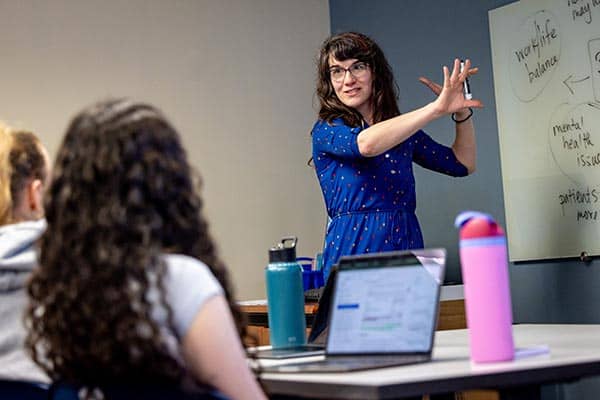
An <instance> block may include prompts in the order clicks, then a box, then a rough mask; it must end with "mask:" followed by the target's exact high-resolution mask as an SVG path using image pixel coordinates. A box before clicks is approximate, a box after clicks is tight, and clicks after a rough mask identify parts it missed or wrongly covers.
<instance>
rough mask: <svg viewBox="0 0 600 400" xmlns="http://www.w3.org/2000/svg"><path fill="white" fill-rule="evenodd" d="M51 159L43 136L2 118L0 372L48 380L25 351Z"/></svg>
mask: <svg viewBox="0 0 600 400" xmlns="http://www.w3.org/2000/svg"><path fill="white" fill-rule="evenodd" d="M49 169H50V163H49V161H48V154H47V153H46V150H45V149H44V147H43V146H42V144H41V143H40V141H39V139H38V138H37V137H36V136H35V135H34V134H33V133H31V132H27V131H19V130H13V129H11V128H10V127H8V126H7V125H6V124H4V123H2V122H0V316H1V317H2V324H1V325H0V365H2V368H0V377H2V378H8V379H24V380H38V381H45V380H47V379H48V378H47V377H46V375H45V374H44V373H43V372H42V371H41V370H40V369H39V368H38V367H37V366H36V365H35V364H34V363H33V362H32V361H31V359H30V358H29V357H28V355H27V353H26V352H25V348H24V343H23V342H24V338H25V328H24V326H23V314H24V311H25V307H26V304H27V292H26V290H25V284H26V282H27V280H28V279H29V277H30V275H31V272H32V271H33V270H34V269H35V268H36V266H37V261H36V252H35V242H36V241H37V240H38V238H39V237H40V236H41V234H42V233H43V232H44V229H45V226H46V224H45V221H44V219H43V216H44V207H43V202H42V196H43V192H44V189H45V187H46V184H47V180H48V173H49Z"/></svg>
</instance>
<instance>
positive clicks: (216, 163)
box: [0, 0, 329, 299]
mask: <svg viewBox="0 0 600 400" xmlns="http://www.w3.org/2000/svg"><path fill="white" fill-rule="evenodd" d="M0 14H1V15H2V23H1V24H0V56H1V58H2V63H1V67H0V71H1V72H0V88H1V92H2V95H1V96H0V119H4V120H6V121H7V122H9V123H10V124H13V125H16V126H18V127H22V128H28V129H32V130H34V131H35V132H36V133H37V134H38V135H39V136H40V137H41V139H42V141H43V142H44V143H45V144H46V145H47V146H48V148H49V150H50V153H51V154H52V155H54V154H55V152H56V150H57V148H58V146H59V144H60V141H61V138H62V136H63V134H64V131H65V129H66V126H67V123H68V121H69V119H70V118H71V117H72V116H73V115H74V114H75V113H76V112H77V111H78V110H79V109H81V108H82V107H84V106H87V105H88V104H90V103H92V102H94V101H96V100H99V99H101V98H105V97H107V96H128V97H133V98H136V99H139V100H144V101H148V102H151V103H153V104H155V105H157V106H159V107H160V108H162V109H163V110H164V112H165V114H166V115H167V116H168V117H169V118H170V119H171V121H172V123H173V124H174V125H175V127H176V128H177V129H178V130H179V132H180V133H181V135H182V137H183V141H184V144H185V145H186V147H187V149H188V151H189V158H190V160H191V163H192V164H193V165H194V166H195V167H197V168H198V170H199V171H200V173H201V175H202V177H203V181H204V186H203V197H204V199H205V205H206V215H207V216H208V219H209V222H210V223H211V230H212V233H213V235H214V237H215V238H216V239H217V242H218V244H219V248H220V250H221V254H222V256H223V258H224V260H225V261H226V262H227V264H228V265H229V267H230V268H231V270H232V278H233V281H234V284H235V286H236V287H237V294H238V297H239V298H241V299H256V298H264V297H265V291H264V266H265V264H266V262H267V250H268V248H269V247H271V246H272V245H274V244H275V243H276V241H277V240H278V239H279V238H281V237H282V236H284V235H297V236H298V237H299V248H298V254H299V255H314V254H315V253H316V252H317V251H318V250H319V249H320V248H321V246H322V241H323V229H324V225H325V222H326V215H325V211H324V206H323V201H322V199H321V194H320V190H319V188H318V183H317V181H316V177H315V176H314V172H313V170H312V169H311V168H309V167H308V166H307V164H306V163H307V161H308V159H309V157H310V136H309V131H310V128H311V127H312V124H313V122H314V119H315V117H316V112H315V110H314V109H313V93H314V77H315V64H314V59H315V55H316V52H317V50H318V48H319V45H320V44H321V42H322V41H323V40H324V39H325V37H327V36H328V34H329V8H328V2H327V0H303V1H280V0H252V1H246V0H223V1H211V0H177V1H164V0H127V1H117V0H86V1H78V0H52V1H36V0H23V1H18V2H17V1H12V0H0Z"/></svg>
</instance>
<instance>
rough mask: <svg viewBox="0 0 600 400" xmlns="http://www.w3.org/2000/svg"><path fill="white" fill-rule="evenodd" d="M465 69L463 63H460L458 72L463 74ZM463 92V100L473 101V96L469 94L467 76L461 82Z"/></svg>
mask: <svg viewBox="0 0 600 400" xmlns="http://www.w3.org/2000/svg"><path fill="white" fill-rule="evenodd" d="M464 69H465V63H464V62H463V61H462V60H461V61H460V72H463V70H464ZM463 91H464V93H465V99H467V100H471V99H473V95H472V94H471V86H469V77H468V76H467V77H466V78H465V80H464V81H463Z"/></svg>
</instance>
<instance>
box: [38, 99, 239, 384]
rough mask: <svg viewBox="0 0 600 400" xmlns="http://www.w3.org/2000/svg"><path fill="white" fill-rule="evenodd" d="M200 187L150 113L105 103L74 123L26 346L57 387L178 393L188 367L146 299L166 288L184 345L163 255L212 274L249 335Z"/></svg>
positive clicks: (50, 204) (161, 121) (57, 171)
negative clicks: (170, 387)
mask: <svg viewBox="0 0 600 400" xmlns="http://www.w3.org/2000/svg"><path fill="white" fill-rule="evenodd" d="M193 176H194V175H193V174H192V172H191V168H190V166H189V164H188V161H187V156H186V152H185V150H184V149H183V147H182V145H181V142H180V138H179V135H178V134H177V132H176V131H175V129H174V128H173V127H172V126H171V125H170V124H169V122H168V121H167V120H166V119H165V118H164V117H163V115H162V114H161V113H160V112H159V111H158V110H157V109H156V108H154V107H152V106H150V105H148V104H143V103H137V102H133V101H130V100H126V99H117V100H107V101H103V102H100V103H98V104H95V105H93V106H91V107H89V108H87V109H85V110H83V111H82V112H80V113H79V114H78V115H77V116H76V117H75V118H74V119H73V121H72V122H71V123H70V126H69V128H68V130H67V133H66V135H65V138H64V141H63V143H62V145H61V147H60V150H59V152H58V155H57V159H56V164H55V167H54V171H53V176H52V179H51V185H50V189H49V193H48V196H47V197H46V199H47V200H46V204H45V207H46V218H47V222H48V229H47V231H46V233H45V234H44V235H43V237H42V240H41V252H40V267H39V269H38V270H37V271H36V272H35V273H34V275H33V277H32V279H31V281H30V283H29V286H28V291H29V295H30V298H31V301H30V305H29V308H28V310H27V314H26V324H27V326H28V329H29V333H28V336H27V340H26V346H27V348H28V350H29V352H30V353H31V355H32V358H33V359H34V360H35V362H36V363H37V364H38V365H40V366H41V367H42V368H43V369H44V370H45V371H46V372H47V373H48V374H49V376H50V377H51V378H52V379H54V380H57V379H60V380H63V381H67V382H71V383H73V384H80V385H102V384H106V383H111V384H114V383H119V382H127V383H128V384H129V383H132V382H133V383H136V382H140V381H144V382H148V380H150V381H151V382H153V383H164V384H173V383H176V382H180V381H181V378H182V377H183V375H184V367H183V366H182V365H181V363H180V361H178V359H176V358H175V357H173V355H172V353H171V352H169V349H168V344H167V343H166V341H165V338H164V334H161V331H160V328H159V326H158V325H157V323H156V322H155V321H154V320H153V319H152V318H151V310H152V308H153V306H152V304H151V302H150V301H149V299H148V296H147V293H148V291H149V290H151V289H152V288H154V287H156V288H158V293H159V297H160V305H161V306H162V307H164V309H165V310H167V316H168V322H169V325H170V329H171V332H172V333H173V335H176V333H175V331H174V329H173V321H172V310H171V308H170V306H169V304H167V301H166V294H165V286H164V277H165V273H166V265H165V263H164V261H163V258H162V254H164V253H178V254H184V255H188V256H191V257H195V258H197V259H199V260H201V261H203V262H204V263H205V264H206V265H208V266H209V268H210V269H211V271H212V272H213V274H214V275H215V276H216V278H217V279H218V280H219V282H220V283H221V285H222V286H223V288H224V290H225V294H226V297H227V300H228V301H229V305H230V307H231V310H232V312H233V315H234V319H235V321H236V323H237V327H238V331H239V333H240V335H241V336H244V335H245V334H246V328H245V322H244V321H243V317H242V314H241V312H240V310H239V308H238V307H237V306H236V304H235V303H234V301H233V295H232V290H231V287H230V284H229V278H228V274H227V270H226V268H225V266H224V265H223V263H222V262H221V261H220V260H219V257H218V256H217V250H216V248H215V244H214V242H213V239H212V238H211V236H210V234H209V231H208V224H207V222H206V220H205V219H204V217H203V216H202V214H201V210H202V206H203V204H202V200H201V198H200V197H199V195H198V193H197V186H196V184H195V183H194V178H193ZM190 284H193V282H191V283H190Z"/></svg>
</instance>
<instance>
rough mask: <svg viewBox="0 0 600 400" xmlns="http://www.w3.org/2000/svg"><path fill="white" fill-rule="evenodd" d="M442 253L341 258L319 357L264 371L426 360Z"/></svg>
mask: <svg viewBox="0 0 600 400" xmlns="http://www.w3.org/2000/svg"><path fill="white" fill-rule="evenodd" d="M445 261H446V251H445V250H444V249H424V250H410V251H402V252H387V253H373V254H364V255H356V256H346V257H343V258H342V259H340V262H339V270H338V271H337V276H336V279H335V281H334V283H333V285H334V288H333V293H332V297H331V307H330V311H329V318H328V321H329V322H328V324H327V331H328V334H327V343H326V349H325V358H324V359H322V360H318V361H314V359H313V360H311V361H307V362H301V361H299V360H292V362H290V363H288V362H286V363H283V364H282V363H280V364H278V365H273V366H268V367H264V368H263V371H264V372H341V371H354V370H363V369H370V368H380V367H387V366H396V365H404V364H413V363H419V362H425V361H429V360H430V359H431V353H432V349H433V339H434V335H435V328H436V323H437V316H438V304H439V297H440V289H441V285H442V283H443V281H444V272H445Z"/></svg>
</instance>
